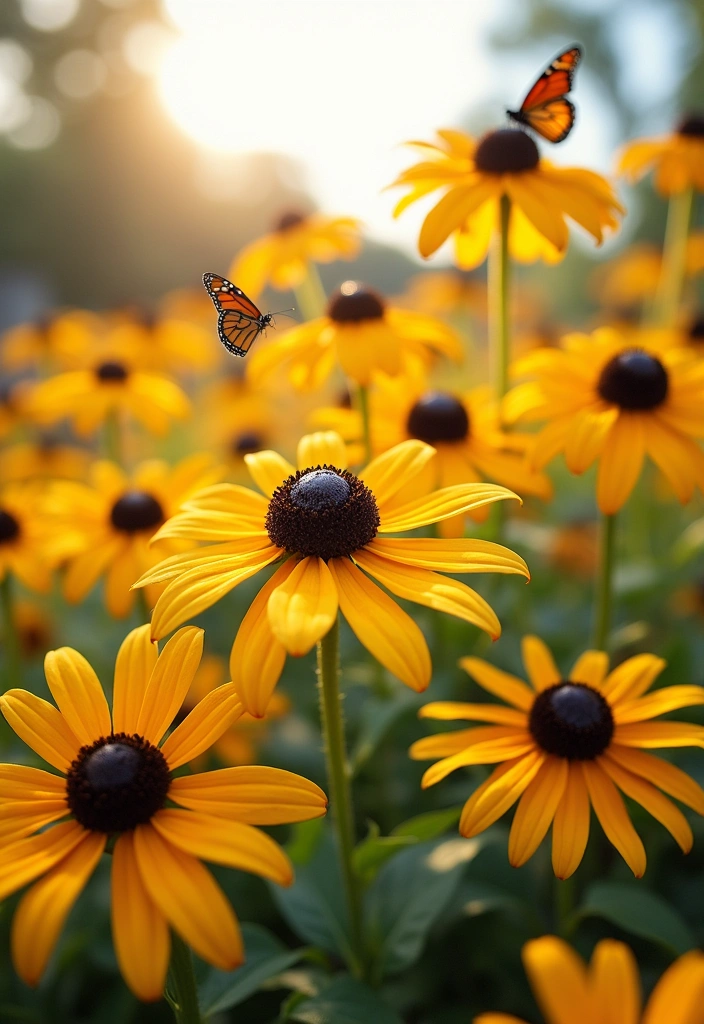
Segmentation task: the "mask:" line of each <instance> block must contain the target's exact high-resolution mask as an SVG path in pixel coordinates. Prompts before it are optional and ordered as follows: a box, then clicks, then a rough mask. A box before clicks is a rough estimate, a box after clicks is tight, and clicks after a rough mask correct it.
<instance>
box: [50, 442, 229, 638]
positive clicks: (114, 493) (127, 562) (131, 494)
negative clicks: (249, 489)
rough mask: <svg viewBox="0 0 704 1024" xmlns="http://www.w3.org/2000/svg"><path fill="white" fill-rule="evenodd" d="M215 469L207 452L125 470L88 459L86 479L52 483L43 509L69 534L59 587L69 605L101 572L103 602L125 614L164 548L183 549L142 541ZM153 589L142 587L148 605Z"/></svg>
mask: <svg viewBox="0 0 704 1024" xmlns="http://www.w3.org/2000/svg"><path fill="white" fill-rule="evenodd" d="M221 477H222V471H221V470H220V468H219V467H217V466H215V465H214V460H213V458H212V456H210V455H208V454H202V455H192V456H190V457H189V458H186V459H183V460H182V461H181V462H180V463H178V465H176V466H173V467H170V466H169V465H168V464H167V463H166V462H162V461H161V460H157V459H155V460H153V461H149V462H143V463H141V465H139V466H138V467H137V469H136V470H135V471H134V473H133V474H132V475H131V476H130V477H128V476H127V475H126V474H125V473H124V472H123V470H121V469H120V468H119V466H117V465H115V464H114V463H112V462H96V463H95V464H94V465H93V467H92V469H91V483H90V486H89V485H86V484H79V483H72V482H68V481H66V482H63V483H61V482H57V483H56V484H55V485H54V486H53V488H52V491H51V508H52V511H53V513H54V514H55V515H56V516H57V517H58V518H59V519H60V520H61V521H62V522H63V525H64V529H65V530H66V532H67V534H70V535H71V537H72V552H71V558H70V559H69V560H68V563H67V566H66V571H65V575H64V578H63V594H64V597H65V598H66V600H67V601H69V602H71V603H72V604H74V603H76V602H78V601H82V600H83V598H84V597H86V595H87V594H88V593H89V591H90V590H91V589H92V588H93V587H94V586H95V584H96V583H97V581H98V579H99V578H100V577H101V576H103V575H105V577H106V579H105V604H106V607H107V609H108V611H109V612H110V614H111V615H112V616H114V617H115V618H117V619H121V618H124V617H125V616H126V615H129V613H130V611H131V610H132V607H133V605H134V601H135V597H136V595H135V593H134V591H132V590H131V589H130V588H131V586H132V584H133V583H134V582H135V581H136V580H137V579H139V577H140V576H141V575H142V574H143V573H144V572H146V571H147V570H148V569H150V568H151V567H152V566H154V565H156V563H157V562H159V561H160V560H161V559H162V558H163V557H164V555H165V554H170V553H172V552H174V551H179V550H182V549H183V544H179V543H174V542H173V541H171V542H166V543H165V544H162V545H160V546H159V547H157V548H153V547H150V543H149V542H150V540H151V538H152V537H153V536H154V534H155V533H156V531H157V530H158V528H159V527H160V526H161V525H162V524H163V523H164V522H165V521H166V520H167V519H169V517H170V516H172V515H174V513H175V512H177V511H178V509H179V507H180V505H181V504H182V503H183V502H184V501H185V500H186V499H187V498H188V497H190V496H191V495H192V494H193V493H194V492H195V491H197V490H200V489H201V488H202V487H205V486H207V485H208V484H211V483H213V482H214V481H216V480H219V479H220V478H221ZM160 589H163V588H158V587H155V588H148V589H147V591H146V598H147V602H148V604H149V606H150V607H152V606H153V605H154V603H155V601H156V599H157V596H158V594H159V593H160Z"/></svg>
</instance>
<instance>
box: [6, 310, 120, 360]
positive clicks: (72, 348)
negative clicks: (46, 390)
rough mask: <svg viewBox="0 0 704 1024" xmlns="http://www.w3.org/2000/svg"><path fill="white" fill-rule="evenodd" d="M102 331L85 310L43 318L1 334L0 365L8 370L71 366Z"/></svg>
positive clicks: (93, 314) (98, 319)
mask: <svg viewBox="0 0 704 1024" xmlns="http://www.w3.org/2000/svg"><path fill="white" fill-rule="evenodd" d="M102 331H103V322H102V320H101V318H100V317H99V316H97V315H96V314H95V313H89V312H87V311H85V310H80V309H74V310H67V311H66V312H63V313H57V314H55V315H53V316H45V317H42V318H41V319H39V320H35V321H34V322H33V323H26V324H19V325H18V326H17V327H11V328H10V330H9V331H6V332H5V334H4V335H3V336H2V338H1V339H0V362H1V363H2V365H3V366H5V367H7V369H8V370H28V369H46V368H47V367H49V366H51V367H60V368H67V367H70V366H75V365H76V362H77V361H80V360H81V359H83V358H85V356H86V353H87V352H89V351H90V349H91V348H92V347H93V346H94V345H95V344H96V341H97V340H98V339H99V338H100V337H101V335H102Z"/></svg>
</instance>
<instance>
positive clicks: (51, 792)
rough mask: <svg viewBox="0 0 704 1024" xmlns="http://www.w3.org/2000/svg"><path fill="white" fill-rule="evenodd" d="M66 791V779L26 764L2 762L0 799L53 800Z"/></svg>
mask: <svg viewBox="0 0 704 1024" xmlns="http://www.w3.org/2000/svg"><path fill="white" fill-rule="evenodd" d="M65 793H66V780H65V779H63V778H61V777H60V776H58V775H52V774H50V772H45V771H44V770H43V769H42V768H29V767H28V766H27V765H24V764H0V801H7V800H9V801H11V802H13V803H14V802H15V800H51V799H57V798H62V797H63V796H64V795H65Z"/></svg>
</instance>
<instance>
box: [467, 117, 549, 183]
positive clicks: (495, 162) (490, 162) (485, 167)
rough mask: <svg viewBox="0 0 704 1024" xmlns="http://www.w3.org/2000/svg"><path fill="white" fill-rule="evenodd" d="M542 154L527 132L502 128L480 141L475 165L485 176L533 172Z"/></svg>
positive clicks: (476, 151)
mask: <svg viewBox="0 0 704 1024" xmlns="http://www.w3.org/2000/svg"><path fill="white" fill-rule="evenodd" d="M539 160H540V153H539V152H538V147H537V146H536V144H535V143H534V142H533V140H532V138H531V137H530V135H528V134H527V132H524V131H521V129H520V128H500V129H499V130H498V131H496V132H489V133H488V134H487V135H485V136H484V137H483V138H482V139H480V141H479V144H478V145H477V148H476V149H475V151H474V163H475V166H476V168H477V170H478V171H484V173H485V174H511V173H516V172H519V171H532V170H533V169H534V168H535V167H537V166H538V162H539Z"/></svg>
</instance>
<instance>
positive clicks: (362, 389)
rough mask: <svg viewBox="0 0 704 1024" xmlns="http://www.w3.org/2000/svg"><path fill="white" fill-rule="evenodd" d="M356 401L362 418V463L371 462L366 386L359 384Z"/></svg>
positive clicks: (369, 422) (367, 389)
mask: <svg viewBox="0 0 704 1024" xmlns="http://www.w3.org/2000/svg"><path fill="white" fill-rule="evenodd" d="M357 399H358V402H359V413H360V416H361V417H362V443H363V444H364V462H365V464H367V463H369V462H371V461H372V433H371V420H370V418H369V388H368V387H367V385H366V384H360V385H359V386H358V388H357Z"/></svg>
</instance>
